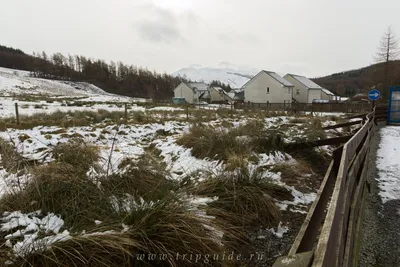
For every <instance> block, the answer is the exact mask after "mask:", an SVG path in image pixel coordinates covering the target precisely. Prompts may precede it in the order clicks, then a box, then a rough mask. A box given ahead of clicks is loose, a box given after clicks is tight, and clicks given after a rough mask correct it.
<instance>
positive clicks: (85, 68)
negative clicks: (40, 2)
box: [0, 45, 184, 100]
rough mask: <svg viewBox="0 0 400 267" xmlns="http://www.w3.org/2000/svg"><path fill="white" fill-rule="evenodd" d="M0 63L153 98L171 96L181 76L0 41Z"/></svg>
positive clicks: (109, 89) (34, 74) (48, 76)
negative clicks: (23, 48) (35, 50)
mask: <svg viewBox="0 0 400 267" xmlns="http://www.w3.org/2000/svg"><path fill="white" fill-rule="evenodd" d="M0 67H4V68H11V69H19V70H26V71H30V72H31V75H32V76H33V77H37V78H45V79H55V80H68V81H81V82H89V83H92V84H94V85H96V86H98V87H100V88H102V89H104V90H105V91H107V92H110V93H114V94H120V95H126V96H131V97H143V98H152V99H154V100H160V99H170V98H171V97H172V96H173V89H174V88H175V87H176V86H177V85H178V84H179V83H180V82H182V81H183V80H184V79H183V78H181V77H173V76H171V75H168V74H167V73H163V74H160V73H156V72H152V71H149V70H148V69H144V68H140V67H136V66H134V65H126V64H124V63H122V62H113V61H111V62H105V61H104V60H99V59H92V58H87V57H85V56H79V55H67V56H66V55H63V54H61V53H55V54H52V55H48V54H46V52H41V53H33V55H29V54H26V53H24V52H23V51H21V50H20V49H14V48H11V47H6V46H1V45H0Z"/></svg>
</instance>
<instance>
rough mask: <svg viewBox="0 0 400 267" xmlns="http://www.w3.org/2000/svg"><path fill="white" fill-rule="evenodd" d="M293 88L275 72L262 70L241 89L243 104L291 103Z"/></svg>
mask: <svg viewBox="0 0 400 267" xmlns="http://www.w3.org/2000/svg"><path fill="white" fill-rule="evenodd" d="M293 87H294V85H293V84H292V83H290V82H289V81H287V80H285V79H284V78H282V77H281V76H279V75H278V74H276V73H275V72H272V71H265V70H262V71H260V72H259V73H258V74H257V75H256V76H254V77H253V78H252V79H251V80H250V81H248V82H247V83H246V84H245V85H243V87H242V88H243V90H244V101H245V102H252V103H292V100H293V99H292V93H293Z"/></svg>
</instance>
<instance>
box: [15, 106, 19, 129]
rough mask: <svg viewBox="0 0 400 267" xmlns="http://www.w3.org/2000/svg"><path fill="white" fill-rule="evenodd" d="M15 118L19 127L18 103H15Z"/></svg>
mask: <svg viewBox="0 0 400 267" xmlns="http://www.w3.org/2000/svg"><path fill="white" fill-rule="evenodd" d="M15 116H16V117H17V124H18V125H19V112H18V103H15Z"/></svg>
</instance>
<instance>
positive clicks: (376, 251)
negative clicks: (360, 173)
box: [359, 130, 400, 267]
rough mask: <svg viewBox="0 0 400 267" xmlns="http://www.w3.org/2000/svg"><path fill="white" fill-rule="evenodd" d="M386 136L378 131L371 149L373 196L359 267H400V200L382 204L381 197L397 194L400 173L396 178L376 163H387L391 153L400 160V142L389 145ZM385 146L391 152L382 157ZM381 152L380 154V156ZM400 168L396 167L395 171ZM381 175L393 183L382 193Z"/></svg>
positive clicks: (367, 203) (369, 204)
mask: <svg viewBox="0 0 400 267" xmlns="http://www.w3.org/2000/svg"><path fill="white" fill-rule="evenodd" d="M394 133H395V134H396V132H394ZM386 134H387V132H385V131H382V130H378V132H377V134H376V135H375V137H374V139H373V142H372V143H371V147H370V148H371V150H370V158H369V176H368V181H369V182H370V183H371V188H370V189H371V193H370V194H369V195H368V196H367V199H366V209H365V213H364V221H363V228H362V230H361V231H362V237H361V249H360V255H359V267H397V266H400V200H399V199H394V198H395V197H392V198H389V199H386V201H382V198H381V196H380V194H382V192H386V193H384V194H387V193H389V194H391V193H393V192H391V191H393V190H395V191H398V189H399V188H397V186H396V184H398V183H400V173H397V174H396V171H394V172H393V169H392V168H391V167H389V166H388V167H387V168H385V169H382V166H381V164H380V163H379V164H378V167H377V163H376V162H377V160H378V161H379V160H384V161H386V160H387V159H386V154H390V153H392V155H396V152H397V155H398V158H400V150H398V151H397V150H396V147H397V148H398V147H399V146H400V144H399V142H398V141H393V139H392V141H389V143H388V139H387V138H386V136H385V135H386ZM385 142H386V146H385V145H384V144H385ZM383 146H385V147H386V149H389V150H392V151H388V153H382V152H383V151H382V149H383ZM379 149H381V150H380V152H379V153H378V154H377V152H378V150H379ZM397 166H398V165H397ZM397 166H396V164H395V165H394V166H393V167H394V168H397ZM382 172H383V173H386V177H387V180H388V181H390V182H389V185H388V186H387V189H386V190H383V189H382ZM380 174H381V176H380ZM397 179H398V180H397ZM379 180H380V181H379ZM390 183H392V184H390ZM393 183H394V184H393ZM380 186H381V187H380ZM392 196H396V195H395V194H394V195H393V194H392ZM384 200H385V197H384Z"/></svg>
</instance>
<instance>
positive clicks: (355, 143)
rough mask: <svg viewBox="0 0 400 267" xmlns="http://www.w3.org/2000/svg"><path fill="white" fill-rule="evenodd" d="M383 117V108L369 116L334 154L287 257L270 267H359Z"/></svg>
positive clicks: (377, 109) (376, 109) (281, 258)
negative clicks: (372, 151)
mask: <svg viewBox="0 0 400 267" xmlns="http://www.w3.org/2000/svg"><path fill="white" fill-rule="evenodd" d="M383 113H384V109H382V108H375V109H374V111H372V112H370V113H368V114H367V115H366V116H365V117H364V118H363V121H364V123H363V124H362V127H361V128H360V130H359V131H358V132H357V133H355V134H354V135H353V136H352V137H351V138H350V140H348V141H347V142H346V143H345V144H344V145H343V146H342V147H340V148H339V149H337V150H336V151H335V152H334V153H333V160H332V161H331V163H330V166H329V168H328V170H327V172H326V174H325V177H324V179H323V181H322V184H321V187H320V189H319V191H318V193H317V197H316V199H315V201H314V203H313V204H312V205H311V207H310V210H309V212H308V214H307V217H306V219H305V221H304V223H303V225H302V227H301V229H300V231H299V233H298V235H297V237H296V239H295V241H294V243H293V244H292V247H291V249H290V251H289V253H288V255H287V256H284V257H280V258H278V259H277V261H276V262H275V264H274V265H273V266H274V267H282V266H287V267H348V266H354V267H356V266H357V262H358V253H359V250H358V248H359V245H358V244H359V235H360V231H359V230H360V225H361V222H362V218H363V216H362V214H363V206H364V199H365V196H366V194H367V191H368V186H367V183H366V177H367V173H368V164H367V162H368V153H369V147H370V140H371V138H372V136H373V133H374V131H375V128H376V119H378V118H377V116H378V114H379V116H381V114H383ZM338 126H339V127H340V126H341V125H338ZM328 205H329V207H328ZM327 207H328V208H327ZM326 209H327V210H326Z"/></svg>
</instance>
